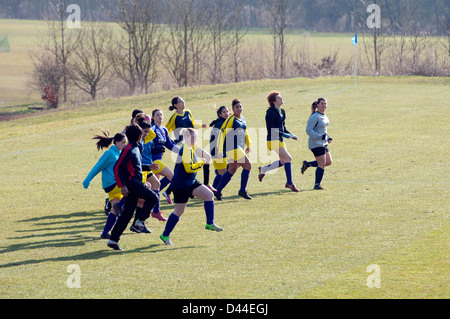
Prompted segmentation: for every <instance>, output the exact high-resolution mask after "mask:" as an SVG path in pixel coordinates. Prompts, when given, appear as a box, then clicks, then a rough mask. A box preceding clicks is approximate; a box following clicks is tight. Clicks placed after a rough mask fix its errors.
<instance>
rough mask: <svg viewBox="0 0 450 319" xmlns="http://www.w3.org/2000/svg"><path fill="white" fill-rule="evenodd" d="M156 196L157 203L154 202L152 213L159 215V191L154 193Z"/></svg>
mask: <svg viewBox="0 0 450 319" xmlns="http://www.w3.org/2000/svg"><path fill="white" fill-rule="evenodd" d="M154 192H155V194H156V196H157V197H158V201H157V202H156V204H155V206H154V207H153V212H154V213H159V209H160V207H159V191H154Z"/></svg>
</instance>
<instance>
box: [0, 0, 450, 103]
mask: <svg viewBox="0 0 450 319" xmlns="http://www.w3.org/2000/svg"><path fill="white" fill-rule="evenodd" d="M0 1H2V0H0ZM46 1H47V4H48V5H49V8H50V10H49V12H48V13H47V15H46V20H47V23H48V35H47V36H46V37H45V38H44V39H43V40H42V45H41V47H40V49H39V50H38V51H35V52H33V54H32V56H33V61H34V66H35V71H34V83H35V85H36V86H37V87H38V88H39V89H40V90H41V91H52V92H56V95H57V96H58V99H57V101H56V103H52V105H53V106H56V105H57V102H58V101H59V100H62V101H63V102H65V101H67V95H68V88H69V86H75V87H77V88H78V89H79V90H81V91H83V92H85V93H86V94H87V95H88V96H89V97H90V98H91V99H96V98H97V96H98V92H99V91H100V90H102V89H106V90H109V91H110V92H111V93H110V95H115V96H117V95H133V94H146V93H148V92H149V90H150V88H151V86H152V85H153V84H154V83H155V82H164V83H163V86H166V88H170V87H173V85H176V86H178V87H182V86H191V85H199V84H205V83H208V84H216V83H222V82H231V81H235V82H239V81H241V80H250V79H255V78H264V77H276V78H284V77H289V76H318V75H322V74H338V73H340V74H342V73H343V72H344V73H345V72H347V73H349V74H351V72H348V71H349V65H348V64H345V63H344V65H339V64H338V62H337V53H335V54H334V56H333V55H332V56H325V57H323V58H322V57H321V59H319V62H311V61H309V60H308V59H307V58H305V55H304V54H303V55H302V53H301V52H300V53H298V52H297V53H298V54H297V55H298V56H295V54H294V56H292V52H291V51H292V46H291V45H290V44H289V41H288V40H287V37H286V34H287V33H288V30H289V29H291V28H292V25H294V21H297V19H298V10H299V8H302V9H304V8H305V6H308V5H309V6H312V3H314V2H313V1H308V2H307V3H309V4H308V5H307V3H306V2H303V1H299V0H271V1H269V0H257V1H256V0H255V1H250V0H168V1H165V2H161V1H158V0H98V1H97V2H95V1H90V2H89V3H90V5H91V6H93V3H94V2H95V3H96V5H97V6H98V7H96V8H97V9H96V11H94V12H97V11H98V12H102V15H103V16H104V17H106V18H105V19H104V20H108V21H112V22H114V24H111V23H109V24H106V23H104V22H96V23H87V22H86V21H84V20H83V27H82V28H80V29H76V28H75V29H70V28H69V27H68V24H67V18H68V15H69V14H68V13H67V12H66V9H67V7H68V6H69V4H73V3H74V2H76V1H74V0H46ZM317 2H321V3H322V4H323V6H324V7H326V8H328V9H329V7H330V6H331V7H333V8H334V6H337V5H338V4H339V3H340V4H341V5H344V4H345V6H346V8H347V11H346V12H347V13H346V15H347V16H348V17H349V18H348V19H349V21H351V24H353V25H354V27H353V28H354V29H355V30H357V32H358V33H359V32H362V34H363V37H362V40H363V41H362V43H361V46H362V48H363V50H362V53H364V56H365V59H366V60H367V64H368V65H369V66H370V70H371V71H373V73H372V74H381V72H382V70H381V65H382V63H381V62H382V59H383V57H384V56H385V55H386V54H387V52H388V50H387V49H388V48H391V50H390V51H391V52H390V53H389V54H391V55H392V52H394V51H395V54H396V57H395V61H396V62H395V66H396V68H398V69H399V70H400V69H401V68H402V65H406V64H407V63H411V56H412V61H413V62H412V63H418V62H417V61H418V60H419V59H418V57H419V55H420V54H421V53H422V52H423V51H424V50H425V47H426V46H427V45H433V48H434V49H435V53H436V57H435V63H434V65H435V68H438V67H437V65H439V69H440V70H444V71H443V72H440V73H439V72H435V73H432V74H433V75H442V74H446V73H445V72H447V71H448V67H449V66H448V63H447V62H444V63H443V64H442V63H441V60H440V55H441V53H439V54H438V50H439V52H444V53H445V56H447V54H448V56H447V60H445V61H448V57H450V27H449V26H448V25H447V31H448V32H447V39H448V41H446V42H442V41H441V40H439V41H431V40H429V39H430V37H429V35H431V31H429V30H428V31H427V30H426V29H425V28H423V27H421V26H420V24H419V23H418V19H417V18H418V17H419V16H420V14H421V13H422V9H423V6H422V5H421V3H422V2H418V1H412V0H410V1H407V0H400V1H393V0H376V1H373V2H376V3H378V5H379V6H380V8H382V10H383V11H382V12H391V11H390V10H391V8H392V7H395V8H397V9H398V10H401V11H402V13H403V14H402V15H401V16H398V17H397V18H395V19H394V18H393V17H390V16H385V15H382V16H383V19H382V23H381V28H369V27H368V26H367V17H368V15H369V14H368V13H367V7H368V5H369V4H370V3H372V1H371V2H370V3H369V1H367V0H346V1H332V2H331V1H325V0H323V1H317ZM440 2H441V0H436V1H435V4H436V5H438V4H439V3H440ZM255 3H259V7H258V8H257V10H256V9H255V8H256V5H255ZM399 3H401V4H402V5H403V7H401V6H400V7H399ZM85 4H86V5H87V2H86V3H85ZM82 5H83V4H80V8H82ZM439 5H440V4H439ZM361 8H364V10H361ZM446 10H448V8H442V10H441V13H440V16H446V15H448V12H447V11H446ZM255 12H258V13H257V15H258V20H259V21H260V23H263V25H264V27H266V28H269V29H270V30H271V32H272V43H271V44H264V47H259V48H257V49H258V50H257V53H256V54H255V48H254V47H253V48H249V47H248V46H247V45H246V42H245V38H246V35H247V32H248V28H249V25H251V24H250V23H249V21H250V20H251V19H250V18H249V17H251V16H253V15H255V14H256V13H255ZM81 14H82V18H83V11H82V12H81ZM312 16H314V17H315V18H316V19H317V21H320V19H322V18H321V16H320V14H319V15H312ZM441 20H442V19H441ZM111 25H114V27H111ZM435 31H436V30H435ZM267 56H271V58H270V60H271V61H270V60H264V58H265V57H267ZM391 61H393V59H391ZM398 61H400V63H398ZM399 64H400V67H399V66H398V65H399ZM390 67H391V66H390ZM250 68H257V69H261V71H260V74H261V75H259V76H255V75H254V74H255V73H254V71H252V70H248V69H250ZM263 69H270V71H267V70H263ZM410 70H411V69H410ZM252 72H253V73H252ZM399 72H406V70H403V71H399ZM409 72H411V71H409ZM413 72H416V71H415V69H414V70H413ZM162 73H164V75H165V76H164V77H162V76H161V74H162ZM406 73H407V72H406ZM168 78H170V80H169V79H168ZM49 87H50V88H51V90H50V89H49ZM53 100H54V99H53Z"/></svg>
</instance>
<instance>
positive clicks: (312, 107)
mask: <svg viewBox="0 0 450 319" xmlns="http://www.w3.org/2000/svg"><path fill="white" fill-rule="evenodd" d="M322 101H325V98H324V97H321V98H318V99H317V101H314V102H313V104H312V105H311V114H314V113H316V112H317V109H318V107H319V104H320V102H322Z"/></svg>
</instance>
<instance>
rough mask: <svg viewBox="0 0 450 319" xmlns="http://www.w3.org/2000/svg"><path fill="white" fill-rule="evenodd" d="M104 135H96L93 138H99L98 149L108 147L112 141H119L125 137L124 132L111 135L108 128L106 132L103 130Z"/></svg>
mask: <svg viewBox="0 0 450 319" xmlns="http://www.w3.org/2000/svg"><path fill="white" fill-rule="evenodd" d="M102 133H103V136H102V135H95V136H94V137H93V138H92V139H93V140H98V142H97V143H96V145H97V149H98V150H99V151H100V150H102V149H104V148H108V147H110V146H111V144H112V143H117V142H120V141H122V140H123V139H124V138H125V135H124V134H122V133H117V134H116V135H114V137H111V136H110V135H109V130H107V131H106V132H105V131H104V130H102Z"/></svg>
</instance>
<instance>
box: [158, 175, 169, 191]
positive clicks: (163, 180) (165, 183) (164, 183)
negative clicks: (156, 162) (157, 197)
mask: <svg viewBox="0 0 450 319" xmlns="http://www.w3.org/2000/svg"><path fill="white" fill-rule="evenodd" d="M160 183H161V186H160V187H159V190H160V191H162V190H163V189H164V188H166V186H167V185H169V184H170V180H169V179H168V178H167V177H164V178H163V179H161V181H160Z"/></svg>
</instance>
